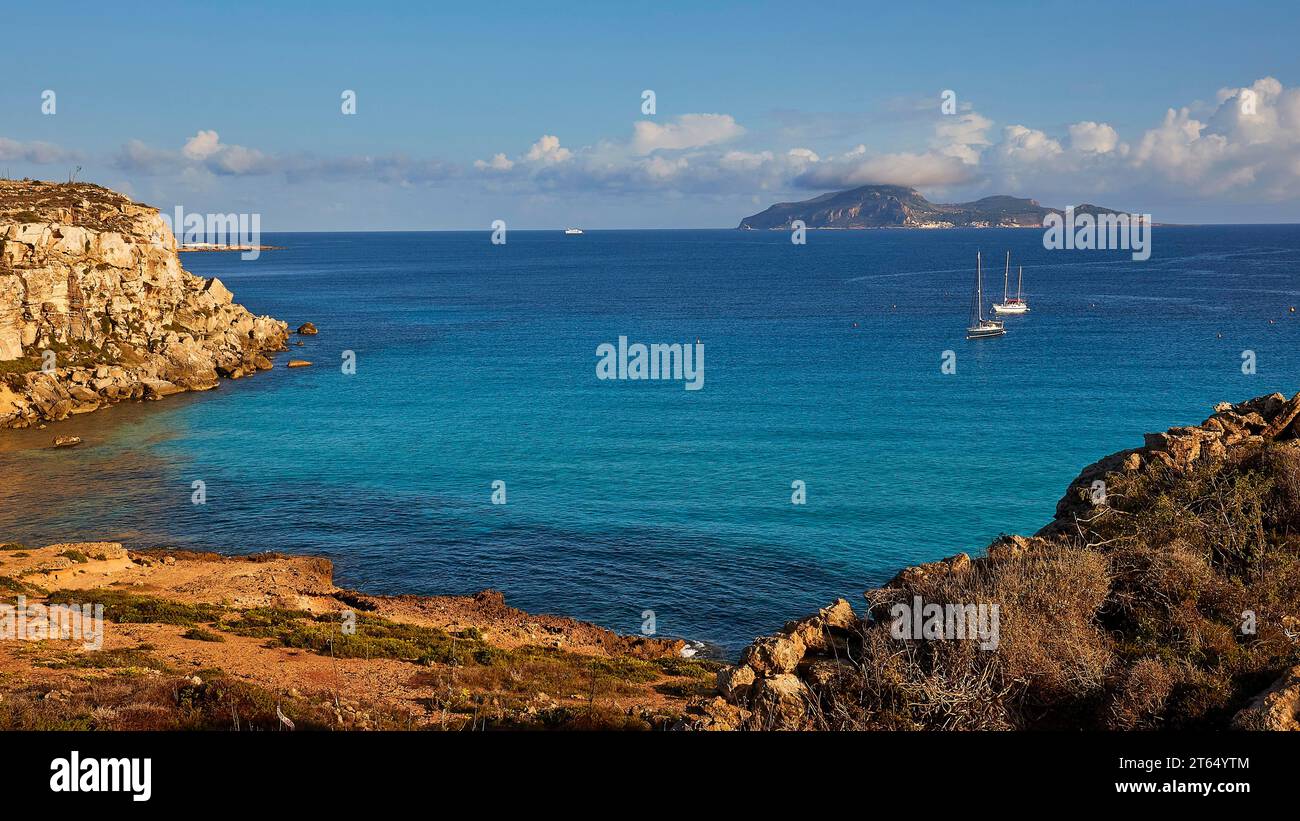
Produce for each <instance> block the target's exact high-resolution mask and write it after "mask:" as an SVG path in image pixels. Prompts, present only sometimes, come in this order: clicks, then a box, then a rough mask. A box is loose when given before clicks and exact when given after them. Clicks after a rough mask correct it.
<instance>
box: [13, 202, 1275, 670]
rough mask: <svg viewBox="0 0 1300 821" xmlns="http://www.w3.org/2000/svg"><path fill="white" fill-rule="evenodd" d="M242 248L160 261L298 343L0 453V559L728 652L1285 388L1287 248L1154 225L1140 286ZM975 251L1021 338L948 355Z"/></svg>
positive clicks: (502, 248)
mask: <svg viewBox="0 0 1300 821" xmlns="http://www.w3.org/2000/svg"><path fill="white" fill-rule="evenodd" d="M263 242H265V243H267V244H270V245H274V246H278V248H277V249H276V250H268V251H264V252H262V253H261V255H260V257H259V258H258V259H256V260H244V259H241V257H240V255H239V254H238V253H233V252H232V253H187V254H184V255H183V257H182V259H183V262H184V264H185V266H186V268H187V269H189V270H190V271H192V272H194V273H196V274H200V275H202V276H208V277H211V276H215V277H219V278H220V279H221V280H222V281H223V282H224V283H225V284H226V285H227V287H229V288H230V289H231V290H232V291H233V292H234V294H235V298H236V300H237V301H238V302H240V303H242V304H244V305H245V306H247V307H248V308H249V309H250V310H252V311H254V312H255V313H259V314H270V315H273V316H275V317H277V318H280V319H284V320H286V321H287V322H288V323H289V324H290V326H291V327H297V326H298V325H299V324H300V323H303V322H307V321H310V322H312V323H314V324H315V325H316V326H317V327H318V328H319V334H317V335H315V336H303V337H298V336H295V337H292V338H291V340H292V341H291V350H290V352H289V353H287V354H281V355H280V356H279V357H278V358H277V360H276V367H275V369H274V370H272V371H269V372H265V373H261V374H258V375H256V376H253V377H250V378H247V379H242V380H238V381H234V382H224V383H223V384H222V385H221V387H220V388H219V389H217V390H213V391H209V392H205V393H201V394H188V395H183V396H174V397H169V398H168V399H166V400H164V401H162V402H154V403H147V404H128V405H119V406H115V407H113V408H111V409H109V410H107V411H103V412H98V413H93V414H88V415H85V416H80V417H77V418H75V419H74V420H71V421H68V422H62V423H58V424H57V425H52V426H50V427H49V428H47V429H46V430H43V431H30V430H29V431H17V432H5V433H3V435H0V540H3V541H18V542H23V543H28V544H50V543H55V542H67V541H83V540H108V541H121V542H124V543H126V544H128V545H129V546H171V547H181V548H190V549H203V550H215V551H220V552H223V553H232V554H236V553H252V552H260V551H268V550H274V551H281V552H287V553H294V554H313V555H322V556H326V557H328V558H330V559H332V560H333V561H334V563H335V568H336V579H337V581H338V583H339V584H341V585H343V586H347V587H351V588H356V589H360V590H364V591H367V592H372V593H418V594H462V593H471V592H474V591H477V590H481V589H484V588H495V589H499V590H501V591H504V593H505V597H506V601H507V603H509V604H512V605H514V606H517V607H520V608H523V609H525V610H528V611H533V612H545V613H555V614H562V615H567V616H572V617H576V618H580V619H584V620H589V621H593V622H596V623H598V624H601V625H604V626H607V627H609V628H612V629H614V630H617V631H619V632H623V633H633V634H640V633H643V632H651V631H653V633H654V634H655V635H659V636H667V637H680V638H684V639H688V640H690V641H692V642H698V643H700V645H701V646H703V647H704V648H706V649H707V650H708V651H709V652H714V653H716V654H718V655H721V656H734V655H735V654H736V653H738V652H739V650H740V649H741V648H743V647H744V645H745V644H747V643H748V642H749V641H751V640H752V639H753V638H754V637H755V636H758V635H761V634H765V633H769V632H773V631H775V630H778V629H780V627H781V626H782V624H783V623H784V622H785V621H787V620H789V619H793V618H796V617H799V616H802V615H805V614H807V613H810V612H812V611H814V610H816V609H817V608H819V607H822V606H824V605H826V604H828V603H830V602H831V601H832V600H834V599H835V598H838V597H843V598H846V599H848V600H849V601H850V602H851V603H853V604H854V605H855V607H859V608H860V607H861V606H862V605H863V604H864V602H863V597H862V594H863V592H864V591H866V590H868V589H870V588H872V587H875V586H878V585H880V584H882V583H884V582H886V581H887V580H888V579H889V578H891V577H892V576H893V575H894V574H895V573H896V572H897V571H898V570H899V569H900V568H902V567H904V566H907V565H910V564H916V563H919V562H926V561H933V560H936V559H939V558H942V557H946V556H951V555H953V554H955V553H958V552H967V553H971V554H973V555H974V554H979V553H980V552H981V551H982V550H983V549H984V548H985V547H986V546H987V545H988V544H989V542H990V541H992V540H993V539H994V538H996V537H997V536H998V535H999V534H1002V533H1021V534H1031V533H1033V532H1034V531H1036V530H1037V529H1038V528H1040V527H1042V526H1043V525H1045V524H1046V523H1048V522H1049V521H1050V520H1051V518H1052V515H1053V511H1054V508H1055V505H1056V502H1057V500H1058V499H1059V498H1060V497H1061V495H1062V494H1063V492H1064V491H1065V488H1066V486H1067V485H1068V484H1069V482H1070V481H1071V479H1073V478H1074V477H1075V476H1076V475H1077V474H1078V473H1079V471H1080V470H1081V469H1082V468H1083V467H1084V466H1085V465H1087V464H1089V463H1091V462H1094V461H1096V460H1097V459H1099V458H1101V457H1102V456H1104V455H1106V454H1108V453H1111V452H1114V451H1117V450H1121V449H1124V448H1129V447H1136V446H1139V445H1141V444H1142V434H1143V433H1144V432H1146V431H1157V430H1164V429H1165V428H1168V427H1170V426H1174V425H1182V424H1195V423H1199V422H1200V421H1202V420H1203V419H1204V418H1205V417H1206V416H1208V415H1209V414H1210V413H1211V412H1212V407H1213V405H1214V404H1215V403H1217V402H1221V401H1225V400H1227V401H1240V400H1244V399H1247V398H1250V397H1253V396H1257V395H1260V394H1265V393H1270V392H1273V391H1281V392H1284V393H1287V394H1288V395H1290V394H1292V393H1294V392H1295V391H1296V390H1298V389H1300V346H1297V344H1296V343H1297V339H1298V338H1300V337H1298V335H1297V334H1298V331H1300V314H1297V313H1296V311H1295V309H1296V307H1300V226H1286V225H1278V226H1267V225H1258V226H1157V227H1156V228H1155V229H1154V232H1153V236H1152V245H1151V250H1152V253H1151V257H1150V259H1147V260H1145V261H1139V260H1134V259H1133V258H1132V255H1131V254H1130V253H1129V252H1127V251H1097V250H1049V249H1045V248H1044V247H1043V234H1042V231H1041V230H1037V229H950V230H902V229H899V230H892V229H882V230H867V231H810V232H809V233H808V235H807V241H806V244H802V245H798V244H794V243H792V242H791V235H790V234H788V233H784V232H753V231H737V230H676V231H669V230H655V231H633V230H627V231H588V232H586V233H585V234H582V235H580V236H568V235H565V234H563V233H562V232H561V231H511V232H509V234H508V237H507V241H506V242H505V244H502V245H498V244H493V243H492V241H491V234H490V232H489V231H479V232H412V233H286V234H270V235H264V236H263ZM977 252H980V253H982V256H983V260H984V272H985V293H984V296H985V300H984V301H985V303H986V305H985V307H986V310H987V303H989V302H992V301H993V300H994V299H1000V298H1001V296H1002V285H1003V273H1004V268H1005V259H1006V256H1005V255H1006V254H1007V252H1010V254H1011V266H1012V267H1011V287H1012V289H1013V290H1014V288H1015V279H1016V273H1017V269H1018V267H1019V266H1023V268H1024V287H1025V298H1026V300H1027V301H1028V302H1029V304H1030V306H1031V311H1030V313H1028V314H1027V315H1024V316H1020V317H1010V318H1008V319H1007V320H1006V323H1007V328H1008V331H1007V333H1006V335H1005V336H1003V337H999V338H994V339H982V340H974V341H968V340H967V339H965V328H966V326H967V324H968V321H969V314H970V306H971V302H972V292H973V287H974V280H975V263H976V254H977ZM620 337H625V338H626V344H627V345H629V346H631V345H634V344H636V343H641V344H645V345H650V344H653V343H659V344H672V343H680V344H682V345H683V346H687V347H688V348H689V349H690V350H692V351H697V350H700V349H701V348H702V350H703V370H702V378H703V381H702V386H701V387H700V389H698V390H688V389H687V385H686V380H685V379H674V378H668V379H659V380H651V379H643V380H633V379H602V378H600V377H599V375H598V370H597V368H598V365H599V364H600V362H601V357H600V356H599V355H598V353H597V352H598V350H599V349H600V348H601V346H602V345H606V344H609V345H614V346H617V345H618V343H619V339H620ZM295 342H301V343H302V344H301V346H298V345H295V344H294V343H295ZM697 342H698V345H697ZM290 357H293V358H302V359H307V360H310V361H311V362H312V363H313V365H312V366H311V367H309V368H298V369H288V368H286V367H285V363H286V362H287V360H288V358H290ZM353 366H354V367H353ZM669 376H670V377H671V376H673V374H669ZM56 433H69V434H77V435H81V436H83V438H84V439H85V443H84V444H83V445H82V446H81V447H79V448H72V449H59V450H54V449H51V448H50V447H49V445H50V440H51V438H52V436H53V435H54V434H56ZM200 490H201V491H202V492H201V493H199V491H200ZM198 502H201V503H198ZM0 572H2V568H0Z"/></svg>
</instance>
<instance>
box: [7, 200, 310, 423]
mask: <svg viewBox="0 0 1300 821" xmlns="http://www.w3.org/2000/svg"><path fill="white" fill-rule="evenodd" d="M287 335H288V329H287V327H286V326H285V324H284V323H283V322H279V321H277V320H274V319H271V318H270V317H265V316H263V317H257V316H254V315H252V314H251V313H249V312H248V311H247V310H246V309H244V308H243V307H242V306H240V305H237V304H235V303H234V302H233V298H232V295H231V293H230V291H229V290H227V289H226V287H225V286H224V285H222V283H221V281H220V280H218V279H215V278H214V279H206V280H205V279H203V278H201V277H197V276H194V275H192V274H190V273H187V272H186V271H185V269H184V268H183V267H182V266H181V263H180V260H179V258H178V257H177V254H176V238H175V236H174V235H173V234H172V232H171V230H170V229H169V228H168V227H167V225H166V223H165V222H164V221H163V220H162V218H161V217H160V216H159V213H158V210H157V209H155V208H151V207H149V206H147V205H142V204H139V203H135V202H132V201H131V200H129V199H127V198H126V197H123V196H122V195H120V194H117V193H115V192H112V191H109V190H108V189H105V188H101V187H99V186H97V185H91V184H87V183H67V184H52V183H45V182H41V181H37V180H22V181H16V180H0V428H4V427H10V428H13V427H27V426H30V425H34V424H41V423H44V422H51V421H57V420H60V419H64V418H66V417H67V416H69V415H71V414H79V413H86V412H89V411H93V410H96V409H98V408H101V407H104V406H106V405H110V404H113V403H116V402H121V401H126V400H140V399H159V398H162V397H163V396H167V395H169V394H173V393H179V392H181V391H188V390H207V389H209V388H213V387H216V385H217V384H218V380H219V377H230V378H239V377H241V376H244V375H246V374H251V373H254V372H256V371H258V370H265V369H268V368H270V367H271V361H270V359H269V358H268V354H271V353H273V352H275V351H281V350H284V349H285V340H286V338H287Z"/></svg>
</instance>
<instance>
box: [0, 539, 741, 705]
mask: <svg viewBox="0 0 1300 821" xmlns="http://www.w3.org/2000/svg"><path fill="white" fill-rule="evenodd" d="M331 577H332V567H331V565H330V563H329V562H328V561H326V560H324V559H318V558H310V557H290V556H282V555H268V554H262V555H256V556H251V557H242V558H241V557H222V556H218V555H215V554H208V553H193V552H185V551H172V550H154V551H130V550H126V549H124V548H123V547H122V546H121V545H120V544H116V543H104V542H101V543H79V544H58V545H49V546H45V547H41V548H30V547H25V546H23V545H15V544H9V545H3V546H0V591H3V594H4V595H3V598H4V600H6V601H7V602H8V603H9V604H10V605H11V606H12V605H15V604H16V603H17V597H18V596H19V595H22V596H23V597H24V600H25V601H26V602H27V603H28V604H29V605H31V604H34V603H41V604H46V605H48V604H54V603H77V604H94V603H99V604H103V605H104V607H105V611H104V616H105V619H106V624H105V628H104V635H103V642H102V646H101V647H98V648H93V647H92V648H87V647H85V646H83V644H84V642H82V641H78V640H77V639H44V640H32V641H22V640H6V641H0V728H4V729H78V728H86V729H199V728H244V729H274V728H277V727H279V726H281V724H280V719H279V717H278V716H277V714H276V712H275V710H276V709H278V710H279V711H280V712H281V713H283V714H284V715H285V717H286V718H288V719H289V721H290V722H293V723H294V725H295V726H297V727H299V728H304V729H306V728H314V729H326V728H335V729H424V728H427V729H491V728H530V727H539V728H540V727H565V728H620V729H621V728H641V729H648V728H652V727H670V726H674V725H675V724H680V723H681V718H680V717H681V715H682V713H683V711H684V709H685V705H686V702H687V699H688V698H689V697H691V696H694V695H698V694H700V693H703V692H708V691H711V690H712V688H713V673H714V670H716V668H717V665H716V664H714V663H711V662H704V661H695V660H690V659H685V658H683V657H682V656H681V651H682V648H683V646H684V644H683V642H680V641H670V640H660V639H652V638H644V637H627V636H619V635H617V634H615V633H613V632H611V631H609V630H605V629H603V628H600V627H596V626H594V625H590V624H586V623H583V622H579V621H574V620H572V619H567V618H562V617H558V616H539V615H530V614H528V613H524V612H522V611H519V610H516V609H515V608H512V607H509V606H508V605H506V603H505V600H504V597H503V596H502V595H501V594H500V593H498V592H495V591H483V592H482V593H479V594H476V595H474V596H438V597H419V596H392V597H390V596H370V595H366V594H364V593H358V592H355V591H348V590H343V589H340V588H338V587H336V586H335V585H334V584H333V581H332V578H331ZM349 624H350V625H351V626H350V627H349ZM83 638H84V637H83Z"/></svg>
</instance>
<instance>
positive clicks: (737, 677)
mask: <svg viewBox="0 0 1300 821" xmlns="http://www.w3.org/2000/svg"><path fill="white" fill-rule="evenodd" d="M756 678H757V676H755V675H754V668H753V667H750V666H749V665H748V664H740V665H737V666H735V667H723V668H722V669H721V670H719V671H718V692H720V693H722V695H723V697H724V698H726V699H727V700H728V701H730V702H732V703H733V704H736V703H740V702H742V701H744V700H745V699H746V697H748V695H749V688H750V686H751V685H753V683H754V681H755V679H756Z"/></svg>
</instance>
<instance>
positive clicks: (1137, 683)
mask: <svg viewBox="0 0 1300 821" xmlns="http://www.w3.org/2000/svg"><path fill="white" fill-rule="evenodd" d="M1179 678H1180V676H1179V675H1177V674H1176V673H1174V671H1172V670H1170V669H1169V667H1167V666H1166V665H1165V663H1164V662H1162V661H1160V660H1159V659H1149V658H1148V659H1140V660H1139V661H1138V662H1137V663H1136V664H1134V665H1133V666H1132V667H1130V668H1129V669H1128V670H1127V671H1126V673H1125V674H1124V676H1123V677H1122V680H1121V682H1120V684H1119V686H1118V687H1116V688H1115V691H1114V693H1112V695H1111V698H1110V703H1109V705H1108V710H1109V721H1108V724H1107V727H1108V729H1112V730H1153V729H1156V728H1158V727H1159V726H1160V723H1161V721H1162V719H1163V712H1164V709H1165V703H1166V701H1167V699H1168V698H1169V693H1170V691H1171V690H1173V688H1174V684H1175V683H1176V682H1177V681H1178V680H1179Z"/></svg>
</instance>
